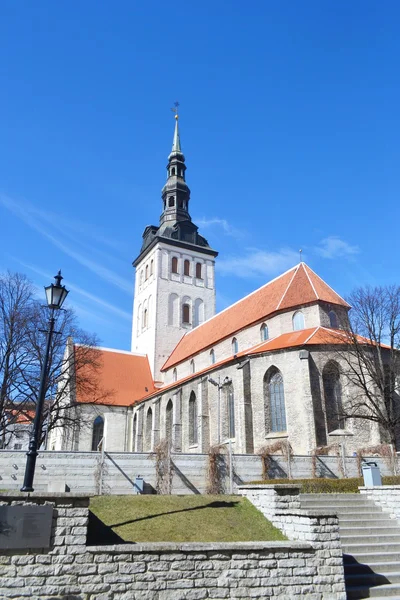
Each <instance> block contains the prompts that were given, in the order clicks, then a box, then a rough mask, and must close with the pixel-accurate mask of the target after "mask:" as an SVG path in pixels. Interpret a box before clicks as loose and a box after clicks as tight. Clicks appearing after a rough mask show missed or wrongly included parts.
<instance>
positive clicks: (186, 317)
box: [182, 304, 190, 323]
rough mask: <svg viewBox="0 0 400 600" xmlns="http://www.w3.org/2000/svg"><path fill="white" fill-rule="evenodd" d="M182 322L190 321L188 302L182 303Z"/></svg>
mask: <svg viewBox="0 0 400 600" xmlns="http://www.w3.org/2000/svg"><path fill="white" fill-rule="evenodd" d="M182 323H190V306H189V304H183V305H182Z"/></svg>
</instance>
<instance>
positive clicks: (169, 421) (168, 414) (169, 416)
mask: <svg viewBox="0 0 400 600" xmlns="http://www.w3.org/2000/svg"><path fill="white" fill-rule="evenodd" d="M172 425H173V404H172V400H171V398H170V399H169V400H168V403H167V407H166V409H165V439H166V440H168V442H169V443H170V444H171V445H172Z"/></svg>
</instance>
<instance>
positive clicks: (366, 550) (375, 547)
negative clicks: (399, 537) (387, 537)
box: [342, 538, 400, 558]
mask: <svg viewBox="0 0 400 600" xmlns="http://www.w3.org/2000/svg"><path fill="white" fill-rule="evenodd" d="M351 540H352V541H351V542H348V543H346V544H344V543H343V540H342V547H343V551H344V553H345V554H351V555H352V556H355V557H356V558H357V557H359V556H364V555H365V554H373V555H374V556H378V555H381V554H382V553H385V554H400V543H398V542H386V541H385V542H381V541H380V542H374V543H361V542H358V541H356V540H355V539H354V538H351Z"/></svg>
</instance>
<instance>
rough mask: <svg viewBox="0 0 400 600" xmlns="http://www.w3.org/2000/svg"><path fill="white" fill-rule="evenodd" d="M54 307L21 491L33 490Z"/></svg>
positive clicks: (53, 321) (52, 313)
mask: <svg viewBox="0 0 400 600" xmlns="http://www.w3.org/2000/svg"><path fill="white" fill-rule="evenodd" d="M54 323H55V319H54V309H51V313H50V319H49V328H48V330H47V342H46V352H45V355H44V361H43V366H42V372H41V374H40V386H39V397H38V402H37V406H36V413H35V418H34V420H33V429H32V434H31V438H30V440H29V450H28V452H27V453H26V456H27V459H26V467H25V477H24V485H23V486H22V488H21V492H33V487H32V485H33V477H34V475H35V466H36V457H37V455H38V451H37V448H38V440H39V431H40V425H41V420H42V412H43V404H44V397H45V395H46V384H47V374H48V373H47V371H48V362H49V355H50V347H51V339H52V337H53V331H54Z"/></svg>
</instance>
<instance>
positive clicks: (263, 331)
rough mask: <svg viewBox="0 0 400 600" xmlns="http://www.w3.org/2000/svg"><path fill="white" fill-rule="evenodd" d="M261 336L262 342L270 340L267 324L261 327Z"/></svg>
mask: <svg viewBox="0 0 400 600" xmlns="http://www.w3.org/2000/svg"><path fill="white" fill-rule="evenodd" d="M260 336H261V341H262V342H266V341H267V339H268V338H269V333H268V325H266V324H265V323H263V324H262V325H261V327H260Z"/></svg>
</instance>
